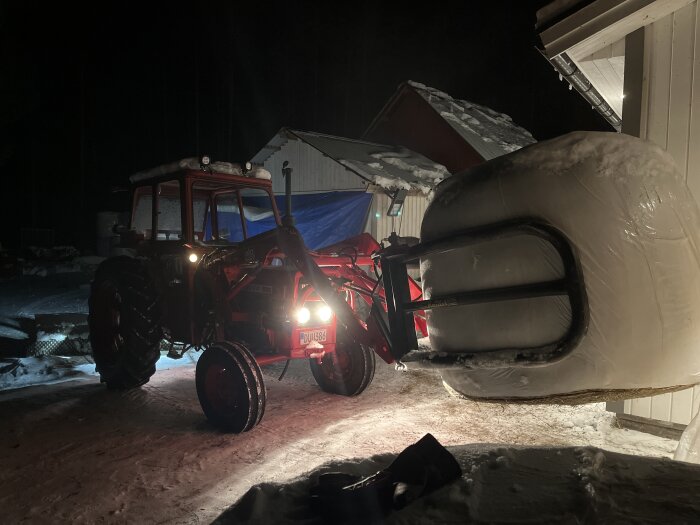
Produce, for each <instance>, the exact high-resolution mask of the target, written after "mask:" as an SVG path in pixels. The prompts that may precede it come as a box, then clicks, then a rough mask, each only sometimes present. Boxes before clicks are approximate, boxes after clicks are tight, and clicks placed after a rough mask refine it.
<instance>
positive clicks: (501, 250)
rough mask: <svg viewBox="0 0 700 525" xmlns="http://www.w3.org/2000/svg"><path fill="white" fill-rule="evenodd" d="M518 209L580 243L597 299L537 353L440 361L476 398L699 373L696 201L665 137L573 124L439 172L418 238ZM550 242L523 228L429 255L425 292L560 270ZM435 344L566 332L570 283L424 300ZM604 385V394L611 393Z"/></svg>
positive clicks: (543, 277)
mask: <svg viewBox="0 0 700 525" xmlns="http://www.w3.org/2000/svg"><path fill="white" fill-rule="evenodd" d="M522 217H532V218H537V219H541V220H543V221H545V222H547V223H549V224H551V225H553V226H554V227H556V228H558V229H559V230H560V231H561V232H563V233H564V234H565V235H566V237H568V239H569V240H570V241H571V244H572V245H573V248H574V250H575V252H576V254H577V256H578V259H579V262H580V266H581V270H582V275H583V280H584V284H585V291H586V294H587V300H588V306H589V320H588V325H587V328H586V331H585V334H584V336H583V338H582V339H581V340H580V341H579V343H578V344H577V346H576V347H575V348H574V350H573V351H572V352H571V353H570V354H569V355H568V356H567V357H565V358H564V359H562V360H560V361H558V362H555V363H552V364H549V365H545V366H539V367H530V366H517V367H514V366H508V367H504V366H499V364H498V363H497V362H494V363H491V364H490V365H489V366H490V368H483V369H467V368H465V369H452V370H449V371H447V370H443V378H444V379H445V381H446V382H447V383H448V384H449V385H450V386H451V387H453V388H455V389H456V390H457V391H459V392H461V393H462V394H464V395H467V396H470V397H479V398H509V399H513V398H538V397H548V396H556V395H566V394H571V393H577V392H586V391H602V392H605V391H611V390H635V389H665V388H673V387H677V386H681V385H692V384H695V383H698V382H699V381H700V263H699V261H700V256H699V252H698V247H699V246H700V213H699V212H698V207H697V204H696V203H695V200H694V199H693V197H692V196H691V194H690V192H689V190H688V188H687V186H686V184H685V182H684V180H683V178H682V177H681V175H680V174H679V173H678V170H677V169H676V168H675V165H674V163H673V161H672V159H671V158H670V156H669V155H667V154H666V153H665V152H664V151H662V150H661V149H660V148H658V147H657V146H655V145H653V144H651V143H649V142H645V141H642V140H640V139H637V138H634V137H629V136H626V135H621V134H616V133H593V132H576V133H571V134H568V135H565V136H562V137H559V138H556V139H553V140H550V141H547V142H540V143H537V144H534V145H532V146H529V147H526V148H524V149H522V150H519V151H516V152H514V153H512V154H510V155H507V156H504V157H499V158H497V159H494V160H492V161H489V162H487V163H485V164H483V165H481V166H478V167H476V168H474V169H472V170H469V171H467V172H464V173H462V174H458V175H454V176H452V177H450V178H449V179H447V180H445V181H444V182H442V183H441V184H440V185H439V186H438V188H437V189H436V193H435V197H434V199H433V201H432V202H431V204H430V206H429V207H428V210H427V211H426V214H425V218H424V220H423V225H422V231H421V240H422V241H429V240H432V239H436V238H440V237H444V236H449V235H450V234H451V233H454V232H457V231H459V230H462V229H465V228H470V227H477V226H483V225H487V224H493V223H498V222H501V221H505V220H510V219H517V218H522ZM562 272H563V269H562V263H561V260H560V258H559V257H558V255H557V254H556V252H555V250H554V249H553V248H552V247H551V245H549V244H548V243H547V242H545V241H543V240H541V239H539V238H537V237H533V236H519V237H514V238H510V239H501V240H499V241H495V242H494V241H492V242H484V243H482V244H479V245H477V246H472V247H469V248H461V249H459V250H456V251H453V252H449V253H446V254H440V255H434V256H430V257H428V258H426V259H424V260H422V261H421V274H422V278H423V287H424V293H425V296H426V298H430V297H432V296H439V295H441V294H445V293H447V292H459V291H471V290H479V289H485V288H493V287H503V286H511V285H518V284H526V283H531V282H540V281H547V280H553V279H557V278H560V277H561V276H562ZM428 315H429V317H428V326H429V332H430V341H431V344H432V347H433V349H434V350H435V351H439V352H457V351H470V352H479V351H484V350H489V349H494V348H520V347H529V346H537V345H538V344H544V343H547V342H549V341H553V340H556V339H557V338H558V337H561V336H562V335H563V334H565V333H566V330H567V327H568V325H569V323H570V319H571V306H570V305H569V302H568V299H567V298H566V297H542V298H535V299H525V300H514V301H508V302H495V303H486V304H480V305H470V306H461V307H453V308H442V309H437V310H434V311H431V312H429V314H428ZM603 397H605V396H603Z"/></svg>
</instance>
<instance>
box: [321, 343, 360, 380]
mask: <svg viewBox="0 0 700 525" xmlns="http://www.w3.org/2000/svg"><path fill="white" fill-rule="evenodd" d="M354 368H355V360H354V359H353V358H352V352H350V351H349V350H348V347H347V344H339V345H337V346H336V348H335V353H334V355H332V356H330V359H327V360H324V361H323V366H322V370H323V373H324V375H325V376H326V377H327V378H328V379H330V380H331V381H342V380H343V379H344V378H346V377H349V376H350V375H351V374H352V373H353V370H354Z"/></svg>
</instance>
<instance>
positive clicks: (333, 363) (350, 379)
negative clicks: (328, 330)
mask: <svg viewBox="0 0 700 525" xmlns="http://www.w3.org/2000/svg"><path fill="white" fill-rule="evenodd" d="M338 335H341V334H340V331H339V333H338ZM309 361H310V364H311V373H312V374H313V376H314V379H315V380H316V383H318V386H320V387H321V390H323V391H324V392H330V393H331V394H338V395H341V396H356V395H359V394H361V393H362V392H363V391H364V389H365V388H367V387H368V386H369V384H370V383H371V382H372V379H373V378H374V368H375V364H376V363H375V358H374V351H372V349H371V348H368V347H366V346H364V345H361V344H360V343H356V342H354V341H353V340H352V339H350V338H349V337H347V336H344V337H343V340H340V341H339V342H338V343H337V344H336V346H335V352H334V353H330V354H326V355H325V356H323V358H322V360H321V362H320V363H319V362H318V360H317V359H310V360H309Z"/></svg>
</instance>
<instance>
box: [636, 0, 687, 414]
mask: <svg viewBox="0 0 700 525" xmlns="http://www.w3.org/2000/svg"><path fill="white" fill-rule="evenodd" d="M643 83H644V85H643V86H642V115H641V136H642V138H646V139H648V140H651V141H653V142H655V143H656V144H658V145H660V146H661V147H662V148H664V149H666V150H667V151H668V152H669V153H670V154H671V156H672V157H673V158H674V160H675V161H676V164H677V165H678V169H679V170H680V171H681V173H682V174H683V175H684V176H685V178H686V181H687V183H688V186H689V187H690V190H691V192H692V193H693V196H694V197H695V199H696V201H698V202H699V203H700V7H698V2H695V3H692V4H690V5H688V6H686V7H684V8H682V9H679V10H678V11H676V12H675V13H673V14H671V15H669V16H667V17H665V18H663V19H661V20H658V21H656V22H654V23H653V24H650V25H649V26H647V27H646V29H645V41H644V79H643ZM698 351H700V349H699V350H698ZM699 409H700V387H698V386H695V387H693V388H689V389H687V390H681V391H679V392H674V393H672V394H664V395H660V396H653V397H646V398H643V399H632V400H629V401H628V402H625V404H624V411H625V413H627V414H632V415H635V416H641V417H646V418H652V419H659V420H661V421H667V422H672V423H680V424H687V423H689V422H690V420H691V418H692V417H693V416H695V415H696V414H697V413H698V410H699Z"/></svg>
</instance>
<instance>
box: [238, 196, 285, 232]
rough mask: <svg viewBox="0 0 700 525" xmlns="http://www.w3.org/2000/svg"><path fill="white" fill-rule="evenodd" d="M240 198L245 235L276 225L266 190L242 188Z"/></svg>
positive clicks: (264, 230)
mask: <svg viewBox="0 0 700 525" xmlns="http://www.w3.org/2000/svg"><path fill="white" fill-rule="evenodd" d="M241 200H242V203H243V216H244V218H245V225H246V231H247V234H248V235H247V237H253V236H255V235H259V234H261V233H265V232H266V231H269V230H272V229H274V228H276V227H277V222H276V221H275V214H274V212H273V209H272V200H271V199H270V195H269V194H268V193H267V192H266V191H264V190H259V189H254V188H246V189H243V190H241Z"/></svg>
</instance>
